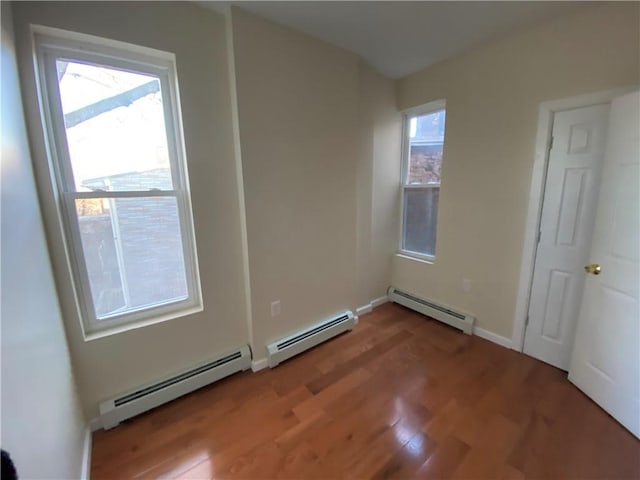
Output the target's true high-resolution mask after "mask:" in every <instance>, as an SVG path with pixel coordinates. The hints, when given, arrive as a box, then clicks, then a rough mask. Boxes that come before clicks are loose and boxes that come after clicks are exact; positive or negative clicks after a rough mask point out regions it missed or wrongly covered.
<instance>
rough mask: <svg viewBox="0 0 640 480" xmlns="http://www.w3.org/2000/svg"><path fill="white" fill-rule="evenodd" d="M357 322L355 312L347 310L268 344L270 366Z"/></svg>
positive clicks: (348, 328) (349, 327)
mask: <svg viewBox="0 0 640 480" xmlns="http://www.w3.org/2000/svg"><path fill="white" fill-rule="evenodd" d="M355 324H356V319H355V318H354V316H353V312H351V311H350V310H346V311H344V312H341V313H339V314H337V315H334V316H333V317H330V318H328V319H326V320H324V321H322V322H320V323H318V324H316V325H313V326H311V327H309V328H305V329H304V330H301V331H299V332H296V333H294V334H292V335H289V336H288V337H284V338H281V339H280V340H278V341H276V342H273V343H271V344H268V345H267V353H268V360H269V367H271V368H273V367H275V366H276V365H278V364H279V363H280V362H283V361H284V360H287V359H289V358H291V357H293V356H295V355H298V354H299V353H302V352H304V351H305V350H308V349H310V348H311V347H315V346H316V345H318V344H320V343H322V342H326V341H327V340H329V339H330V338H333V337H335V336H336V335H339V334H341V333H343V332H346V331H347V330H352V329H353V327H354V326H355Z"/></svg>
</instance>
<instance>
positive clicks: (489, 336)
mask: <svg viewBox="0 0 640 480" xmlns="http://www.w3.org/2000/svg"><path fill="white" fill-rule="evenodd" d="M473 334H474V335H477V336H478V337H480V338H484V339H485V340H489V341H490V342H493V343H496V344H498V345H500V346H501V347H505V348H511V345H512V342H511V339H510V338H507V337H503V336H502V335H498V334H497V333H493V332H490V331H489V330H485V329H484V328H480V327H473Z"/></svg>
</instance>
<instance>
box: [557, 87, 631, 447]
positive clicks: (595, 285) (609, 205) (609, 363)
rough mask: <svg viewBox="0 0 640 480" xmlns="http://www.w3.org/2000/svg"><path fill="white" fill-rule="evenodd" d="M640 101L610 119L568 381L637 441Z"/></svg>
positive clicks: (622, 102) (615, 110)
mask: <svg viewBox="0 0 640 480" xmlns="http://www.w3.org/2000/svg"><path fill="white" fill-rule="evenodd" d="M639 161H640V95H639V94H638V92H636V93H632V94H628V95H625V96H623V97H619V98H617V99H615V100H614V101H613V103H612V104H611V119H610V130H609V140H608V145H607V150H606V153H605V159H604V170H603V177H602V186H601V193H600V201H599V204H598V212H597V216H596V225H595V230H594V234H593V247H592V249H591V254H590V257H589V263H597V264H599V265H600V267H601V273H600V274H599V275H597V276H596V275H593V274H587V273H585V274H584V275H585V276H586V277H587V278H586V285H585V290H584V298H583V300H582V306H581V309H580V316H579V321H578V329H577V332H576V340H575V346H574V350H573V355H572V357H571V366H570V370H569V380H571V381H572V382H573V383H574V384H575V385H576V386H577V387H578V388H580V389H581V390H582V391H583V392H584V393H586V394H587V395H588V396H589V397H591V398H592V399H593V400H594V401H595V402H596V403H598V404H599V405H600V406H601V407H602V408H604V409H605V410H606V411H607V412H609V413H610V414H611V415H612V416H613V417H614V418H616V419H617V420H618V421H619V422H620V423H622V424H623V425H624V426H625V427H626V428H628V429H629V430H630V431H631V432H632V433H633V434H634V435H635V436H636V437H639V438H640V311H639V309H638V297H639V289H640V280H639V279H640V208H639V205H640V190H639V188H638V183H639V182H638V180H639V177H640V168H639V165H638V163H639Z"/></svg>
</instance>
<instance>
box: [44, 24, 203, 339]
mask: <svg viewBox="0 0 640 480" xmlns="http://www.w3.org/2000/svg"><path fill="white" fill-rule="evenodd" d="M36 47H37V55H38V63H39V77H40V85H41V93H42V99H43V102H42V103H43V108H44V110H45V119H46V122H45V123H46V125H45V126H46V128H47V132H48V142H49V151H50V152H51V157H52V158H51V164H52V170H53V171H52V178H55V187H56V191H57V194H58V198H59V201H60V211H61V228H62V231H63V234H64V235H65V238H66V245H67V249H68V252H67V253H68V257H69V258H70V260H71V262H70V263H71V265H70V267H71V271H72V277H73V281H74V286H75V290H76V292H77V299H78V303H79V306H80V311H81V314H82V320H83V324H84V329H85V332H86V333H94V332H98V331H102V330H105V329H109V328H113V327H116V326H122V325H130V324H136V325H137V324H139V323H140V322H149V323H153V322H156V321H160V320H165V319H168V318H173V317H176V316H180V315H184V314H187V313H192V312H194V311H197V310H199V309H201V308H202V306H201V295H200V283H199V277H198V268H197V261H196V249H195V239H194V232H193V220H192V214H191V203H190V197H189V188H188V179H187V167H186V161H185V155H184V153H183V152H184V148H183V141H182V131H181V128H180V125H181V119H180V117H179V108H178V102H177V98H178V96H177V94H178V92H177V84H176V75H175V63H174V59H173V55H171V54H168V53H164V52H156V51H146V50H147V49H142V48H141V47H135V46H127V48H123V46H122V45H121V44H118V45H117V46H114V42H111V41H108V40H104V41H101V40H100V39H96V38H95V37H88V38H86V37H85V36H79V35H74V34H67V33H64V35H62V36H57V35H50V34H49V35H39V34H37V35H36Z"/></svg>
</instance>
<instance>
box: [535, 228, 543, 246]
mask: <svg viewBox="0 0 640 480" xmlns="http://www.w3.org/2000/svg"><path fill="white" fill-rule="evenodd" d="M540 240H542V230H538V241H537V242H536V243H540Z"/></svg>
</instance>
